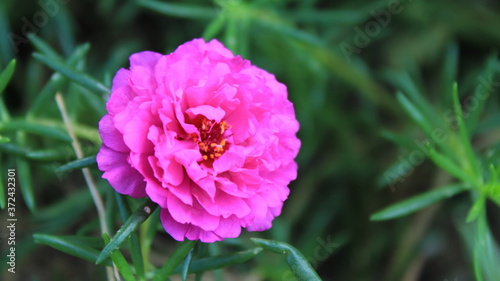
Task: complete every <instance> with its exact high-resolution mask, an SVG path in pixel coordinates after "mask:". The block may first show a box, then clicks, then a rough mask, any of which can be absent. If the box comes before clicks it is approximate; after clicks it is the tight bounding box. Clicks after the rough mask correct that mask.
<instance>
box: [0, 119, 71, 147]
mask: <svg viewBox="0 0 500 281" xmlns="http://www.w3.org/2000/svg"><path fill="white" fill-rule="evenodd" d="M18 131H24V132H28V133H32V134H36V135H40V136H45V137H49V138H53V139H57V140H61V141H64V142H71V138H70V137H69V135H68V134H67V133H66V132H64V131H62V130H60V129H58V128H54V127H50V126H47V125H43V124H38V123H35V122H29V121H25V120H11V121H5V122H0V132H18Z"/></svg>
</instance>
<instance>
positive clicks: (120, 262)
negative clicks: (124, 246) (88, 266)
mask: <svg viewBox="0 0 500 281" xmlns="http://www.w3.org/2000/svg"><path fill="white" fill-rule="evenodd" d="M102 238H103V240H104V243H105V244H109V241H110V239H109V236H108V235H107V234H106V233H103V234H102ZM110 256H111V260H112V261H113V264H114V265H115V266H116V268H117V269H118V272H120V274H121V275H122V277H123V279H125V281H135V278H134V273H133V272H132V269H130V265H129V264H128V262H127V260H126V259H125V257H124V256H123V255H122V253H121V252H120V250H118V249H117V250H115V251H113V252H112V253H111V255H110Z"/></svg>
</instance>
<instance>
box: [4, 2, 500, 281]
mask: <svg viewBox="0 0 500 281" xmlns="http://www.w3.org/2000/svg"><path fill="white" fill-rule="evenodd" d="M34 3H35V2H33V5H17V4H18V3H17V2H16V1H13V0H7V1H2V2H1V3H0V72H1V73H0V152H1V153H0V167H1V168H0V171H1V172H0V207H1V208H2V210H1V212H0V213H1V214H2V215H3V214H5V215H3V216H2V218H4V217H5V218H7V207H8V206H7V197H8V196H9V195H8V193H7V185H6V182H7V180H6V177H7V170H8V169H15V171H16V179H17V181H16V186H17V190H16V192H17V193H16V196H17V197H16V199H17V201H16V218H17V219H18V221H17V225H16V226H17V227H16V263H17V266H16V269H17V272H16V278H18V279H17V280H112V279H114V278H115V277H114V276H117V275H120V276H121V278H122V279H123V280H166V278H169V276H171V275H180V277H179V278H180V279H182V280H186V279H189V278H191V277H190V276H194V280H202V278H204V277H203V276H212V277H213V278H214V279H215V280H240V279H243V278H254V279H256V280H294V279H295V278H297V279H299V280H317V279H318V278H322V279H323V280H360V281H364V280H366V281H368V280H389V281H391V280H436V281H442V280H477V281H482V280H485V281H488V280H497V279H498V276H500V272H499V267H498V266H497V265H498V264H499V263H500V250H499V246H498V239H499V238H500V236H499V235H500V224H499V223H498V216H499V215H500V212H499V205H500V180H499V176H500V161H499V156H500V142H499V140H500V134H499V130H498V128H499V127H498V126H499V125H498V124H500V110H499V109H500V108H499V107H500V103H499V102H500V101H499V99H498V93H499V88H500V87H499V86H500V75H499V74H500V62H499V56H498V52H497V51H498V49H499V47H500V33H499V32H498V31H497V29H498V26H500V16H499V14H500V13H499V11H500V5H499V4H498V3H496V2H495V1H489V0H483V1H475V2H474V1H450V0H447V1H437V2H432V1H424V0H421V1H411V0H408V1H392V0H385V1H361V0H358V1H320V0H306V1H297V0H275V1H272V0H253V1H250V0H247V1H243V0H213V1H201V0H189V1H159V0H126V1H114V0H106V1H63V0H58V1H56V0H53V1H52V0H51V1H49V0H47V1H40V2H36V3H37V4H34ZM28 33H31V34H28ZM196 37H203V38H205V39H211V38H218V39H220V40H221V41H222V42H223V43H224V44H225V45H226V46H227V47H228V48H230V49H231V50H233V51H234V52H235V53H237V54H240V55H241V56H243V57H244V58H247V59H250V60H251V61H252V63H254V64H256V65H258V66H259V67H261V68H264V69H266V70H268V71H269V72H271V73H274V74H276V76H277V79H278V80H279V81H281V82H283V83H284V84H286V85H287V87H288V91H289V97H290V99H291V100H292V102H293V103H294V105H295V110H296V113H297V117H298V119H299V121H300V124H301V130H300V132H299V138H300V139H301V141H302V148H301V152H300V154H299V157H298V159H297V161H298V164H299V167H300V168H299V176H298V179H297V180H296V181H294V182H293V183H292V184H291V186H290V189H291V193H290V197H289V199H288V200H287V201H286V202H285V208H284V210H283V213H282V215H281V216H280V217H279V218H277V219H276V220H275V221H274V226H273V228H272V229H271V230H269V231H266V232H263V233H248V232H244V233H242V235H241V236H240V237H239V238H237V239H227V240H225V241H222V242H217V243H213V244H203V243H194V242H190V241H184V242H182V243H177V242H175V241H174V240H172V239H171V238H170V237H169V236H168V235H167V234H165V232H164V231H163V229H162V227H161V225H159V219H158V216H159V214H158V211H155V209H154V206H153V205H151V202H147V201H146V202H144V200H143V199H142V200H141V199H135V200H134V199H130V198H126V197H123V196H121V195H118V194H116V192H115V191H114V190H113V189H112V188H110V187H109V184H108V183H107V182H106V181H105V180H103V179H101V177H100V175H101V173H100V172H99V171H98V169H97V167H96V165H95V154H96V153H97V151H98V149H99V147H100V139H99V135H98V133H97V122H98V121H99V119H100V118H101V117H102V116H103V115H104V114H105V101H106V99H107V97H108V95H109V88H110V86H111V78H112V77H113V75H114V73H115V72H116V71H117V70H118V69H119V68H120V67H127V66H128V62H127V58H128V56H129V55H130V54H132V53H134V52H137V51H142V50H154V51H157V52H162V53H169V52H171V51H172V50H173V49H174V48H175V47H176V46H178V45H179V44H182V43H183V42H185V41H188V40H191V39H192V38H196ZM56 93H59V94H57V96H59V98H58V101H56V100H55V99H56ZM64 105H65V106H64ZM82 172H83V173H82ZM96 208H97V211H96ZM4 221H5V220H4ZM251 237H258V238H251ZM2 243H4V242H2ZM256 245H257V246H256ZM291 245H293V246H291ZM2 247H3V248H5V247H7V245H5V244H2ZM273 252H274V253H273ZM2 253H4V251H2ZM275 253H282V254H285V255H284V256H283V255H277V254H275ZM70 256H72V257H71V258H68V257H70ZM96 263H97V265H96ZM8 266H9V265H8V264H7V257H6V256H5V255H2V256H0V270H1V272H2V273H1V274H2V276H3V275H5V276H7V277H8V278H9V277H10V278H11V276H10V275H9V274H11V273H9V272H7V268H8ZM82 268H86V269H88V270H86V271H85V272H86V273H83V271H82ZM315 271H316V272H317V273H316V272H315ZM75 272H78V276H76V275H75ZM318 276H319V277H318ZM106 278H107V279H106ZM207 278H208V277H207ZM8 280H10V279H8ZM177 280H178V279H177ZM190 280H191V279H190Z"/></svg>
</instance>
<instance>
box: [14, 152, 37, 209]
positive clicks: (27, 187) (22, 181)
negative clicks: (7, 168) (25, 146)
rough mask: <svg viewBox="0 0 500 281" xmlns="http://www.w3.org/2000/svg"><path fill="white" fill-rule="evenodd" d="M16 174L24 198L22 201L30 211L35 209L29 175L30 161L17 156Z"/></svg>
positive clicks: (31, 182) (33, 193)
mask: <svg viewBox="0 0 500 281" xmlns="http://www.w3.org/2000/svg"><path fill="white" fill-rule="evenodd" d="M16 163H17V174H18V181H19V187H20V190H21V194H22V196H23V199H24V203H26V206H27V207H28V209H29V210H30V211H31V212H34V211H35V209H36V203H35V202H36V201H35V192H34V190H33V181H32V177H31V167H30V163H29V162H28V161H27V160H26V159H22V158H17V159H16Z"/></svg>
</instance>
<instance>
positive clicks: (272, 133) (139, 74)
mask: <svg viewBox="0 0 500 281" xmlns="http://www.w3.org/2000/svg"><path fill="white" fill-rule="evenodd" d="M106 108H107V111H108V114H106V115H105V116H104V117H103V118H102V120H101V121H100V123H99V133H100V134H101V137H102V140H103V145H102V147H101V150H100V151H99V154H98V155H97V163H98V166H99V169H101V170H102V171H104V175H103V178H106V179H107V180H108V181H109V183H110V184H111V186H112V187H113V188H115V189H116V191H118V192H119V193H122V194H128V195H130V196H132V197H136V198H137V197H144V196H148V197H150V198H151V200H153V201H154V202H156V203H158V204H159V206H160V207H161V221H162V224H163V226H164V228H165V230H166V231H167V232H168V233H169V234H170V235H172V237H173V238H174V239H176V240H179V241H181V240H184V238H187V239H190V240H198V239H199V240H201V241H203V242H214V241H218V240H222V239H224V238H232V237H237V236H239V234H240V232H241V228H242V227H244V228H246V229H247V230H249V231H262V230H266V229H269V228H270V227H271V222H272V220H273V219H274V218H275V217H276V216H278V215H279V214H280V212H281V208H282V206H283V201H284V200H286V198H287V197H288V193H289V190H288V187H287V186H288V184H289V183H290V181H292V180H294V179H295V178H296V176H297V164H296V163H295V162H294V158H295V157H296V155H297V153H298V150H299V147H300V141H299V140H298V139H297V137H296V132H297V131H298V129H299V124H298V122H297V120H296V119H295V113H294V109H293V105H292V103H291V102H290V101H289V100H288V99H287V91H286V87H285V86H284V85H283V84H281V83H279V82H277V81H276V79H275V77H274V76H273V75H271V74H269V73H268V72H266V71H264V70H262V69H260V68H258V67H256V66H253V65H252V64H250V61H248V60H244V59H242V58H241V57H240V56H234V55H233V54H232V53H231V51H229V50H228V49H226V48H225V47H224V46H223V45H222V44H221V43H220V42H218V41H217V40H212V41H210V42H208V43H206V42H205V41H203V40H202V39H195V40H192V41H190V42H187V43H185V44H183V45H181V46H179V47H178V48H177V50H175V51H174V52H173V53H171V54H169V55H161V54H158V53H154V52H141V53H136V54H133V55H132V56H131V57H130V70H127V69H120V70H119V71H118V72H117V73H116V75H115V77H114V79H113V87H112V90H111V98H110V99H109V101H108V102H107V105H106Z"/></svg>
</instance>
